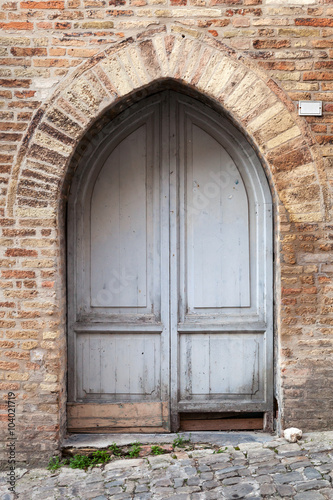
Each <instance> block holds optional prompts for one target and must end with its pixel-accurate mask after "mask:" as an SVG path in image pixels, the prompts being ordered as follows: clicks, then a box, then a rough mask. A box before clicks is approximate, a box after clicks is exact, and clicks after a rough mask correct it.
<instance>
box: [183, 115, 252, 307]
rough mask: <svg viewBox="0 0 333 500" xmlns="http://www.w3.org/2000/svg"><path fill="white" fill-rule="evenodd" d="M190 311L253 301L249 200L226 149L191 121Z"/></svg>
mask: <svg viewBox="0 0 333 500" xmlns="http://www.w3.org/2000/svg"><path fill="white" fill-rule="evenodd" d="M187 130H188V136H187V142H186V147H187V148H186V156H187V159H188V165H187V190H186V193H185V197H186V204H187V207H188V208H187V220H186V225H187V227H186V229H187V242H186V243H187V290H188V312H196V311H197V310H200V309H204V308H210V309H215V308H217V309H220V308H223V307H245V306H249V305H250V286H249V285H250V248H249V220H248V200H247V195H246V190H245V187H244V183H243V180H242V177H241V175H240V173H239V171H238V170H237V168H236V165H235V163H234V162H233V160H232V158H231V157H230V156H229V155H228V153H227V151H226V150H225V149H224V148H223V147H222V146H221V145H220V144H219V143H218V142H217V141H216V140H215V139H214V138H213V137H211V136H210V135H209V134H207V132H205V131H204V130H202V129H201V128H199V127H198V126H196V125H195V124H192V123H187Z"/></svg>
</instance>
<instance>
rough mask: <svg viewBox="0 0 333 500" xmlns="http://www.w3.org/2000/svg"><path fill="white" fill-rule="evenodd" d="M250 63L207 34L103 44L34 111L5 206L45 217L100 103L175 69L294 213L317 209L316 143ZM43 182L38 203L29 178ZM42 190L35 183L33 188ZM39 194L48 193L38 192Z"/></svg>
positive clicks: (315, 215) (320, 182) (315, 216)
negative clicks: (233, 132)
mask: <svg viewBox="0 0 333 500" xmlns="http://www.w3.org/2000/svg"><path fill="white" fill-rule="evenodd" d="M253 66H254V65H253V63H252V62H251V61H248V60H246V59H245V58H243V57H240V56H237V53H236V52H235V51H233V50H232V49H230V48H228V47H227V46H225V45H224V44H223V43H221V42H218V41H216V40H212V39H211V38H209V37H202V39H200V40H199V39H197V38H191V37H190V36H188V35H186V36H185V35H181V34H171V35H170V34H167V33H165V32H162V33H157V34H154V33H144V34H142V35H139V36H138V37H137V39H136V40H134V39H132V38H130V39H128V40H126V41H124V42H121V43H119V44H117V45H115V46H113V47H111V48H110V49H108V50H105V51H103V52H102V53H100V54H98V55H97V56H95V57H93V58H92V59H91V60H89V61H88V62H87V63H85V64H83V65H82V66H81V67H80V68H79V69H78V70H77V71H76V72H75V73H74V74H72V75H71V76H70V77H68V78H67V79H66V80H65V82H63V83H62V85H61V86H60V87H59V88H58V89H57V91H56V92H55V94H54V95H53V96H52V97H51V99H50V100H49V102H48V103H46V104H45V105H44V106H43V107H42V108H41V109H40V110H39V111H38V112H37V114H36V116H35V118H34V121H33V123H32V124H31V126H30V129H29V131H28V134H27V136H26V138H25V140H24V141H23V146H22V148H21V151H20V154H19V159H18V162H17V165H16V166H15V168H14V171H13V175H12V180H11V186H10V189H9V196H8V212H9V215H13V214H14V211H15V210H16V211H17V215H18V216H20V217H25V216H27V217H31V216H34V217H52V216H54V215H55V213H56V206H55V205H54V204H55V203H56V201H57V200H58V199H59V186H60V185H61V184H62V182H63V179H64V176H65V174H66V169H67V166H68V164H69V159H70V158H71V156H72V155H73V152H74V151H75V148H76V146H77V144H78V142H79V140H80V138H81V137H82V136H83V135H84V134H85V132H86V131H87V130H88V129H89V128H90V126H91V125H92V124H93V123H94V122H95V120H96V119H97V118H98V117H100V116H101V115H102V114H103V113H104V112H105V111H106V110H107V109H108V108H110V107H111V106H112V105H114V104H116V103H117V102H119V101H120V100H121V99H122V100H123V101H126V99H130V96H131V94H132V93H133V92H136V91H138V90H139V89H143V88H145V87H147V86H149V85H151V84H153V83H154V82H157V81H161V80H163V79H173V80H175V81H177V82H181V83H182V84H183V85H186V86H187V87H188V88H190V89H191V88H192V89H195V90H196V91H198V92H199V93H200V94H202V95H204V96H206V97H208V98H210V99H212V101H214V102H215V103H216V104H217V105H219V106H220V107H222V110H223V112H225V113H227V114H228V115H229V116H230V117H232V119H233V121H234V122H236V124H237V125H238V127H239V128H241V130H242V131H243V132H244V133H245V135H246V136H247V137H248V138H249V139H250V142H252V144H253V145H254V146H255V148H256V150H257V152H258V153H259V155H260V156H261V158H262V159H263V160H264V163H265V164H266V173H267V175H268V177H269V179H270V182H271V184H272V186H274V190H275V192H276V193H277V194H278V197H279V198H280V201H281V202H282V204H283V205H284V208H285V209H286V211H287V213H288V216H289V220H290V221H292V222H306V221H308V220H311V221H322V220H323V219H325V212H326V208H325V206H326V203H325V187H324V186H325V179H324V174H323V167H322V165H321V161H320V156H321V155H320V152H319V148H318V146H317V145H315V144H314V141H313V139H312V137H311V134H310V132H309V129H308V128H307V126H306V124H305V123H304V120H302V119H300V118H299V117H298V116H297V114H296V112H295V110H294V105H293V104H292V102H291V101H289V100H288V98H287V97H286V96H285V94H284V93H283V92H282V91H281V89H279V87H278V86H277V85H276V84H275V83H274V82H273V81H272V80H271V79H270V78H269V77H267V75H265V74H264V73H263V72H260V71H258V69H257V68H256V69H254V67H253ZM41 170H42V171H46V172H47V173H48V174H47V175H44V179H43V180H44V182H47V183H51V184H52V186H53V188H52V189H51V195H50V194H48V195H47V197H46V200H47V201H45V202H42V201H41V196H39V199H40V202H39V206H38V204H36V203H35V206H34V205H33V203H32V202H31V198H36V190H39V193H40V186H37V187H34V186H33V181H32V179H37V180H38V179H41V176H42V174H41V172H40V171H41ZM40 194H41V193H40ZM45 196H46V195H45Z"/></svg>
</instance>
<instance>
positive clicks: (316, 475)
mask: <svg viewBox="0 0 333 500" xmlns="http://www.w3.org/2000/svg"><path fill="white" fill-rule="evenodd" d="M303 473H304V475H305V476H306V478H307V479H321V477H322V476H321V474H320V472H319V471H317V469H314V468H313V467H306V468H305V469H304V471H303Z"/></svg>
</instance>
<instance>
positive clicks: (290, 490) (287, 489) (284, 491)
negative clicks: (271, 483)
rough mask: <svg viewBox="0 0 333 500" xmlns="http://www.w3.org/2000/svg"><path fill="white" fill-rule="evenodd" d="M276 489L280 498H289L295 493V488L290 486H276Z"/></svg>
mask: <svg viewBox="0 0 333 500" xmlns="http://www.w3.org/2000/svg"><path fill="white" fill-rule="evenodd" d="M276 489H277V491H278V493H279V494H280V495H281V496H282V497H291V496H293V495H295V493H296V490H295V488H294V487H293V486H291V485H290V484H277V485H276Z"/></svg>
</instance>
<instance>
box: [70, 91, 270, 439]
mask: <svg viewBox="0 0 333 500" xmlns="http://www.w3.org/2000/svg"><path fill="white" fill-rule="evenodd" d="M95 144H96V145H93V147H91V149H90V152H89V154H88V153H87V154H86V155H85V159H84V161H82V165H81V167H80V169H79V170H78V173H77V174H76V175H75V178H74V182H73V187H72V193H71V197H70V201H69V220H68V239H69V255H68V275H69V314H68V318H69V324H68V330H69V403H68V422H69V428H70V429H71V430H74V431H85V432H105V431H107V430H112V431H119V432H121V431H124V430H128V431H142V432H149V431H162V430H170V429H172V430H177V428H178V425H179V414H180V413H188V412H226V411H247V412H257V411H260V412H268V411H271V410H272V387H273V383H272V373H273V371H272V368H273V366H272V364H273V363H272V358H273V354H272V353H273V350H272V338H273V337H272V244H271V240H272V234H271V232H272V218H271V198H270V193H269V189H268V186H267V181H266V178H265V176H264V173H263V171H262V167H261V165H260V163H259V161H258V159H257V157H256V155H255V154H254V151H253V150H252V149H251V147H250V146H249V144H248V143H247V142H246V141H245V139H244V137H243V136H242V135H241V134H240V133H239V132H238V131H237V130H236V129H235V128H234V127H233V126H232V125H231V123H230V122H229V121H228V120H226V119H224V118H222V117H221V116H220V115H217V114H216V113H215V112H214V111H213V110H211V109H210V108H208V107H207V106H204V105H202V104H200V103H199V102H198V101H196V100H194V99H191V98H188V97H185V96H183V95H182V94H178V93H175V92H171V91H166V92H162V93H159V94H157V95H155V96H153V97H150V98H147V99H145V100H144V101H143V102H142V103H140V104H138V105H136V106H133V107H132V108H130V109H128V110H127V111H126V112H124V113H122V115H121V116H120V117H119V118H118V119H117V120H113V121H112V123H111V124H110V125H109V126H108V127H106V128H104V129H103V130H102V131H101V133H100V134H99V136H98V137H97V140H95Z"/></svg>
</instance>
